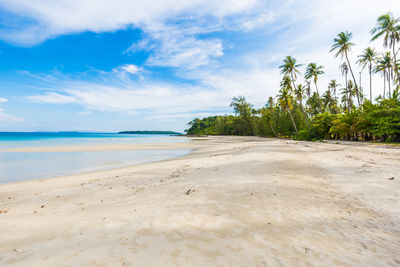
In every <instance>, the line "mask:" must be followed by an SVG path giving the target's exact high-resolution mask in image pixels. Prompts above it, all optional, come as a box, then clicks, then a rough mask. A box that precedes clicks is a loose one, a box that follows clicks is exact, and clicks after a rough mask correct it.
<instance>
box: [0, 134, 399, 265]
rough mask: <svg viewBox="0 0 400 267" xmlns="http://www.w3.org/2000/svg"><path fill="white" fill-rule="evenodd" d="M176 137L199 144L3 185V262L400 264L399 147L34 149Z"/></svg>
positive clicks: (258, 141) (246, 142)
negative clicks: (128, 162) (147, 158)
mask: <svg viewBox="0 0 400 267" xmlns="http://www.w3.org/2000/svg"><path fill="white" fill-rule="evenodd" d="M182 138H184V137H182ZM136 146H138V145H136ZM172 146H173V147H174V148H176V147H179V148H180V147H185V148H193V149H194V151H193V152H192V153H191V154H189V155H186V156H183V157H178V158H174V159H170V160H165V161H161V162H155V163H148V164H142V165H137V166H132V167H126V168H123V169H115V170H108V171H102V172H95V173H88V174H80V175H73V176H65V177H57V178H52V179H42V180H34V181H24V182H18V183H10V184H2V185H0V232H1V235H0V265H1V266H59V267H60V266H263V267H265V266H400V149H399V148H398V147H389V146H384V145H370V144H352V143H341V144H334V143H330V144H327V143H319V142H318V143H311V142H297V141H287V140H276V139H265V138H258V137H204V138H193V140H192V142H190V143H182V144H170V145H165V144H146V145H140V147H135V146H133V145H132V146H122V145H121V147H115V146H114V147H110V146H103V147H95V146H92V147H80V148H79V147H69V148H67V147H64V148H34V149H36V151H53V150H55V151H65V150H68V149H69V151H97V150H99V151H100V150H107V149H109V150H113V149H132V150H134V149H161V148H163V147H168V148H171V147H172ZM32 149H33V148H32ZM51 149H53V150H51ZM57 149H58V150H57Z"/></svg>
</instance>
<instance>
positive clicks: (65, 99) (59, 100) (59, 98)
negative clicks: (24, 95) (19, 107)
mask: <svg viewBox="0 0 400 267" xmlns="http://www.w3.org/2000/svg"><path fill="white" fill-rule="evenodd" d="M29 98H30V99H31V100H32V101H34V102H44V103H51V104H67V103H74V102H76V100H75V99H74V97H72V96H68V95H62V94H59V93H56V92H46V93H45V94H43V95H36V96H31V97H29Z"/></svg>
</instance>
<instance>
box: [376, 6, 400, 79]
mask: <svg viewBox="0 0 400 267" xmlns="http://www.w3.org/2000/svg"><path fill="white" fill-rule="evenodd" d="M371 34H372V35H373V37H372V39H371V41H375V40H376V39H378V38H380V37H383V45H384V46H385V47H389V48H391V49H392V52H393V58H394V62H397V59H396V42H399V41H400V18H397V19H395V18H394V17H393V14H392V13H387V14H385V15H382V16H380V17H379V18H378V20H377V24H376V26H375V27H374V28H373V29H372V30H371ZM394 72H395V74H396V76H397V80H400V74H399V70H398V67H397V64H395V65H394Z"/></svg>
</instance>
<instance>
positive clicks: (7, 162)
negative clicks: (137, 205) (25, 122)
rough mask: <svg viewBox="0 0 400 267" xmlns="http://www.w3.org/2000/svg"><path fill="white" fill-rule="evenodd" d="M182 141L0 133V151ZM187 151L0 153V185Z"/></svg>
mask: <svg viewBox="0 0 400 267" xmlns="http://www.w3.org/2000/svg"><path fill="white" fill-rule="evenodd" d="M175 142H187V139H186V138H182V137H178V136H169V135H141V134H140V135H133V134H115V133H75V132H74V133H72V132H64V133H63V132H61V133H44V132H43V133H42V132H40V133H1V132H0V150H2V149H7V148H17V147H32V146H60V145H62V146H68V145H81V144H82V145H96V144H124V143H126V144H128V143H129V144H132V143H137V144H139V143H142V144H143V143H175ZM189 152H190V150H189V149H163V150H146V151H90V152H4V151H0V183H9V182H17V181H23V180H33V179H39V178H47V177H56V176H63V175H70V174H76V173H83V172H90V171H98V170H105V169H112V168H120V167H124V166H129V165H134V164H139V163H145V162H152V161H159V160H164V159H168V158H173V157H177V156H182V155H185V154H187V153H189Z"/></svg>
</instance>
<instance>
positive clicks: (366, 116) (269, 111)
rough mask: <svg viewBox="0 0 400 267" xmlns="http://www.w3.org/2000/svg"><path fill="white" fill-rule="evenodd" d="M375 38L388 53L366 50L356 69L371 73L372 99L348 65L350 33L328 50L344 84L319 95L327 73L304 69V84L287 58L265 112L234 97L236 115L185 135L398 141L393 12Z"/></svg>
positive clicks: (398, 22) (399, 77)
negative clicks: (375, 80)
mask: <svg viewBox="0 0 400 267" xmlns="http://www.w3.org/2000/svg"><path fill="white" fill-rule="evenodd" d="M371 35H372V39H371V41H375V40H381V39H382V40H383V45H384V47H385V48H387V51H384V52H382V53H378V52H376V50H375V49H373V48H371V47H368V48H366V49H365V50H364V51H363V53H362V54H361V55H359V56H358V60H357V62H356V64H358V65H359V66H360V67H361V68H362V69H363V70H364V69H367V71H368V75H369V88H368V91H369V92H368V94H369V98H366V97H365V95H364V88H362V87H361V85H360V84H359V83H358V82H357V80H356V77H355V76H354V72H353V68H352V64H351V63H352V62H350V60H349V54H350V53H351V48H352V47H353V46H354V43H352V42H351V39H352V34H351V33H350V32H341V33H339V34H338V36H337V37H336V38H335V39H334V41H333V45H332V48H331V50H330V51H331V52H334V53H335V54H334V56H335V57H338V58H340V59H341V60H342V61H341V62H342V63H341V64H340V67H339V68H340V70H341V72H342V74H343V78H344V81H343V85H340V84H339V82H338V81H336V80H331V81H330V83H329V85H328V87H327V89H326V91H325V92H324V93H323V94H322V95H321V94H320V88H319V87H318V78H319V77H320V76H321V75H324V74H325V73H324V68H323V67H322V66H318V64H316V63H310V64H308V65H307V66H306V69H305V72H304V79H305V84H300V83H298V77H300V76H301V73H300V71H299V68H300V67H301V66H302V65H301V64H298V63H297V62H296V59H295V58H293V57H291V56H288V57H286V58H285V59H284V60H283V64H282V65H281V66H280V69H281V74H282V75H283V76H282V81H281V84H280V90H279V94H278V95H277V96H276V97H275V98H273V97H270V98H269V99H268V102H267V103H266V105H265V106H264V107H262V108H260V109H255V108H253V105H251V104H250V103H248V102H247V101H246V99H245V98H244V97H243V96H239V97H234V98H233V100H232V103H231V105H230V106H231V107H232V108H233V111H234V114H235V115H234V116H233V115H229V116H228V115H226V116H214V117H208V118H204V119H197V118H196V119H194V120H192V121H191V122H189V123H188V126H189V129H187V130H186V132H187V134H200V135H203V134H214V135H259V136H269V137H286V138H287V137H291V138H295V139H303V140H316V139H344V140H380V141H387V142H400V74H399V68H400V64H399V60H397V54H398V52H399V51H400V49H399V48H398V47H397V44H399V43H400V18H397V19H396V18H394V17H393V15H392V14H391V13H388V14H385V15H382V16H380V17H379V18H378V20H377V24H376V26H375V27H374V28H373V29H372V30H371ZM353 67H354V66H353ZM374 74H381V75H382V77H383V86H382V85H380V86H379V88H378V86H376V85H375V86H373V84H372V75H374ZM314 89H315V90H314ZM378 89H379V91H377V92H379V96H378V97H377V98H376V99H374V100H373V99H372V94H373V93H372V92H373V90H378Z"/></svg>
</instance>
